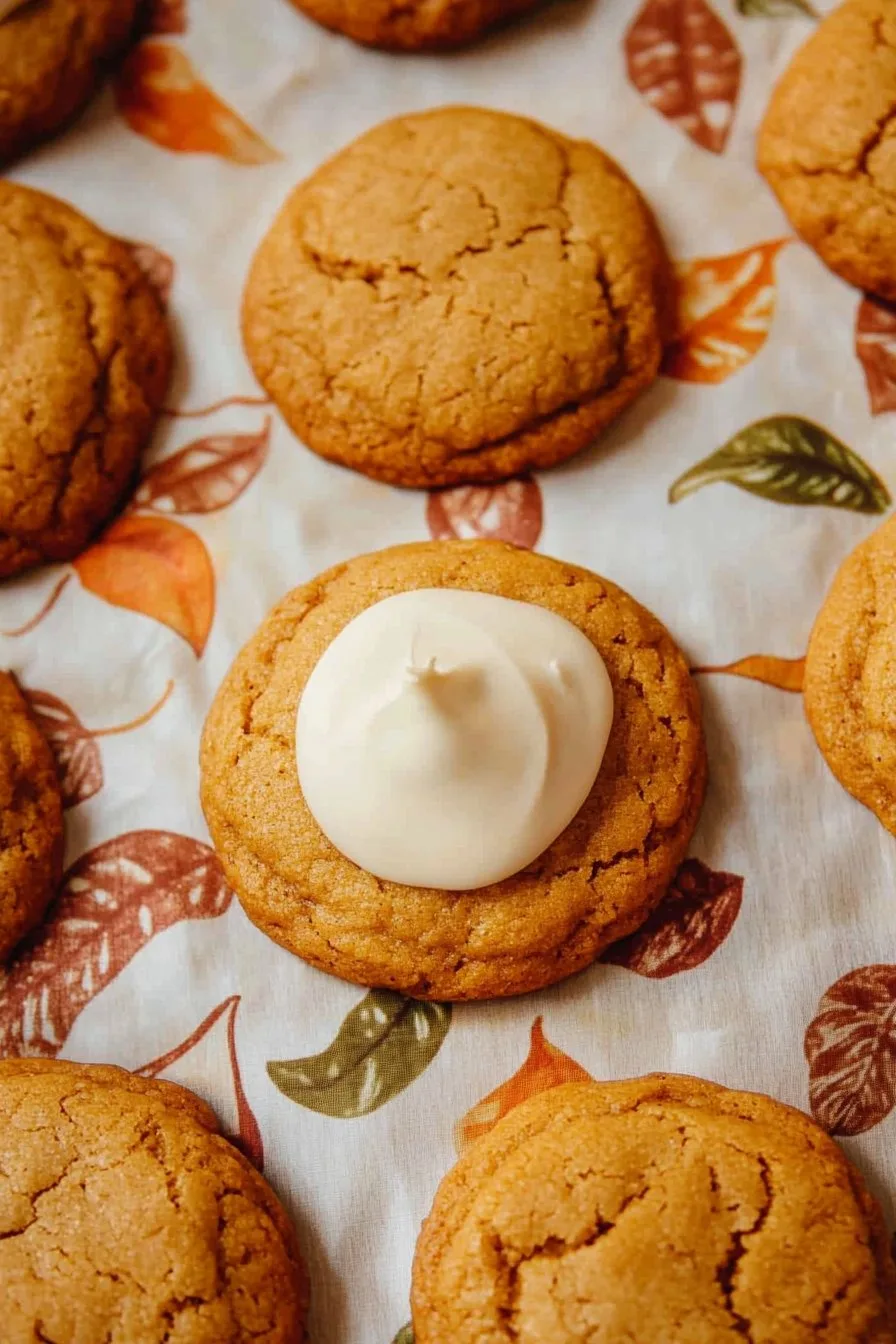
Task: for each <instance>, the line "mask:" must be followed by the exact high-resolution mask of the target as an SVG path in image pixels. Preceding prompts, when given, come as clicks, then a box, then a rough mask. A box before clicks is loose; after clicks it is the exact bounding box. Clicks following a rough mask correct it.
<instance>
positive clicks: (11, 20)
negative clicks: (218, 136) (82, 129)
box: [0, 0, 137, 162]
mask: <svg viewBox="0 0 896 1344" xmlns="http://www.w3.org/2000/svg"><path fill="white" fill-rule="evenodd" d="M136 11H137V0H30V3H27V4H22V5H21V6H20V7H18V8H16V9H14V10H13V12H12V13H11V14H10V15H9V16H8V17H7V18H6V19H0V162H3V160H5V159H10V158H12V157H13V156H14V155H16V154H21V153H22V152H23V151H24V150H26V149H29V148H30V147H31V146H32V145H33V144H36V143H37V142H38V141H40V140H43V139H45V138H46V137H47V136H48V135H52V134H53V132H54V131H57V130H59V128H60V127H61V126H63V125H64V124H65V123H66V122H67V121H69V119H70V118H71V117H73V116H74V115H75V113H76V112H79V111H80V110H81V108H82V107H83V105H84V104H85V103H86V102H87V100H88V98H89V97H90V96H91V94H92V93H93V91H94V89H95V88H96V86H97V84H98V83H99V81H100V79H101V78H102V75H103V71H104V68H105V65H106V63H107V62H108V60H109V59H110V58H111V57H112V56H114V55H115V54H116V53H117V52H118V50H119V49H120V48H121V46H122V45H123V44H124V42H125V41H126V39H127V37H128V34H129V33H130V31H131V29H132V27H133V25H134V16H135V14H136Z"/></svg>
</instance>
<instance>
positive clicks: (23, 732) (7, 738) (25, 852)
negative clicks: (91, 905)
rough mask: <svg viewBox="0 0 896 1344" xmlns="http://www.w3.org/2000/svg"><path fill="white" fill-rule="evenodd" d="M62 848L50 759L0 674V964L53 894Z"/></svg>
mask: <svg viewBox="0 0 896 1344" xmlns="http://www.w3.org/2000/svg"><path fill="white" fill-rule="evenodd" d="M62 850H63V822H62V795H61V793H60V789H59V780H58V778H57V775H56V765H55V762H54V760H53V755H52V753H51V751H50V747H49V745H48V743H47V741H46V739H45V738H44V736H43V734H42V733H41V731H40V729H39V728H38V726H37V724H36V723H35V721H34V718H33V717H32V715H31V712H30V710H29V708H28V705H27V704H26V702H25V699H24V697H23V696H22V694H21V692H20V691H19V689H18V687H17V686H16V684H15V682H14V681H13V679H12V677H11V676H9V674H8V673H6V672H0V961H3V960H4V959H5V958H6V957H7V956H8V955H9V953H10V952H11V951H12V949H13V948H14V947H15V945H16V943H18V942H19V940H20V939H21V938H22V937H24V935H25V934H26V933H28V932H29V930H31V929H33V928H34V926H35V925H36V924H37V923H39V921H40V919H41V916H42V915H43V913H44V911H45V910H46V908H47V906H48V905H49V903H50V901H51V900H52V899H53V896H54V895H55V894H56V888H57V886H58V885H59V880H60V878H61V876H62Z"/></svg>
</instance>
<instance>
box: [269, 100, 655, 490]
mask: <svg viewBox="0 0 896 1344" xmlns="http://www.w3.org/2000/svg"><path fill="white" fill-rule="evenodd" d="M666 271H667V262H666V257H665V253H664V251H663V247H662V243H661V241H660V239H659V235H658V233H657V230H656V227H655V225H654V222H653V218H652V216H651V214H650V211H649V209H648V208H647V206H646V205H645V203H644V201H643V200H642V198H641V196H640V195H639V193H638V191H637V190H636V188H635V187H634V186H633V185H632V183H631V182H630V181H629V179H628V178H627V177H626V176H625V174H624V173H623V172H622V171H621V169H619V168H618V167H617V166H616V164H615V163H613V161H612V160H611V159H609V158H607V156H606V155H605V154H603V153H602V152H601V151H600V150H599V149H597V148H596V146H594V145H591V144H588V143H587V142H585V141H575V140H568V139H567V138H566V137H565V136H563V135H560V134H558V133H557V132H555V131H551V130H548V129H547V128H546V127H544V126H540V125H538V124H537V123H536V122H533V121H525V120H523V119H522V118H521V117H513V116H507V115H505V114H504V113H500V112H491V111H487V110H485V109H482V108H471V107H448V108H440V109H438V110H436V111H434V112H426V113H422V114H419V115H416V116H408V117H399V118H397V119H396V120H394V121H388V122H385V123H384V124H383V125H381V126H377V127H375V128H374V129H373V130H372V131H368V132H367V134H366V135H363V136H362V137H361V138H360V140H357V141H355V143H354V144H351V145H349V146H348V148H347V149H344V150H342V152H341V153H339V154H337V155H336V157H335V158H333V159H331V160H330V161H329V162H328V163H326V164H324V166H323V167H322V168H319V169H318V171H317V172H316V173H314V174H313V176H312V177H310V178H309V179H308V180H307V181H306V182H304V183H302V185H301V186H299V187H298V188H297V189H296V190H295V191H294V192H293V194H292V196H290V198H289V199H288V200H287V202H286V204H285V206H284V207H283V209H282V210H281V212H280V214H279V215H278V217H277V219H276V220H275V222H274V224H273V226H272V228H271V230H270V232H269V233H268V235H267V237H266V238H265V239H264V241H263V242H262V244H261V246H260V248H259V250H258V252H257V253H256V256H255V259H254V261H253V264H252V269H251V272H250V275H249V280H248V283H247V286H246V292H245V296H244V301H243V338H244V341H245V346H246V351H247V354H248V356H249V359H250V361H251V363H252V366H253V368H254V369H255V372H256V374H257V375H258V378H259V379H260V380H261V382H262V384H263V385H264V387H265V389H266V390H267V391H268V392H269V393H270V395H271V396H272V397H273V399H274V401H275V402H276V403H277V405H278V406H279V407H280V410H281V411H282V412H283V414H284V416H285V417H286V419H287V420H288V422H289V424H290V425H291V426H292V428H293V429H294V430H295V432H296V433H297V434H298V435H299V437H300V438H302V439H303V440H304V442H305V443H307V445H308V447H309V448H311V449H313V450H314V452H316V453H320V455H321V456H322V457H326V458H329V459H330V460H331V461H333V462H340V463H342V464H343V465H344V466H348V467H353V468H354V469H355V470H356V471H361V472H363V473H364V474H365V475H368V476H372V477H375V478H376V479H378V480H382V481H388V482H390V483H392V484H394V485H404V486H436V485H456V484H460V483H462V482H464V481H486V480H496V479H499V478H501V477H504V476H511V475H514V474H516V473H517V472H521V471H525V470H527V469H528V468H530V467H549V466H552V465H554V464H555V463H557V462H562V461H563V460H564V459H565V458H568V457H571V456H572V455H573V453H577V452H578V451H579V449H581V448H584V447H585V446H586V445H587V444H588V443H590V442H591V440H592V439H593V438H594V436H595V435H596V434H597V433H598V432H599V431H600V430H602V429H603V428H604V427H605V426H606V425H608V424H609V423H610V421H611V420H613V419H615V417H616V416H617V415H618V414H619V413H620V411H622V410H623V408H624V407H626V406H627V405H628V404H629V402H630V401H632V399H633V398H634V397H635V396H636V395H637V394H638V392H640V391H641V390H642V389H643V388H645V387H646V386H647V385H648V384H649V383H650V382H652V381H653V378H654V376H655V374H656V372H657V369H658V366H659V360H660V345H661V340H660V317H659V307H660V304H661V302H664V301H665V298H666V289H665V280H666Z"/></svg>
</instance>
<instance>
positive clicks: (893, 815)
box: [803, 517, 896, 835]
mask: <svg viewBox="0 0 896 1344" xmlns="http://www.w3.org/2000/svg"><path fill="white" fill-rule="evenodd" d="M894 688H896V517H890V518H888V519H887V521H886V522H885V523H883V524H881V526H880V527H879V528H877V530H876V531H874V532H872V533H871V535H870V536H869V537H866V539H865V540H864V541H863V542H862V543H861V544H860V545H859V546H857V547H856V548H855V550H854V551H852V552H851V554H850V555H848V556H847V558H846V560H845V561H844V562H843V564H842V565H841V567H840V569H839V571H838V573H837V575H836V576H835V578H834V582H833V584H832V585H831V589H830V591H829V593H828V595H827V597H826V598H825V600H824V602H823V603H822V606H821V610H820V611H819V613H818V616H817V617H816V620H815V625H814V628H813V630H812V635H811V638H810V640H809V650H808V653H807V655H806V674H805V683H804V692H803V693H804V699H805V706H806V714H807V716H808V719H809V723H810V724H811V726H812V731H813V733H814V734H815V740H816V742H817V743H818V745H819V747H820V749H821V753H822V755H823V756H824V758H825V760H826V761H827V763H828V765H829V766H830V768H831V770H832V771H833V772H834V774H835V775H836V777H837V779H838V780H839V781H840V783H841V784H842V785H843V787H844V788H845V789H847V790H848V791H849V792H850V793H851V794H852V795H853V796H854V797H855V798H858V800H859V802H862V803H864V804H865V806H866V807H870V808H871V810H872V812H874V813H875V814H876V815H877V816H878V818H879V819H880V820H881V821H882V822H883V824H884V826H886V828H887V830H888V831H892V832H893V834H894V835H896V716H894Z"/></svg>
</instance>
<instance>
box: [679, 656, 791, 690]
mask: <svg viewBox="0 0 896 1344" xmlns="http://www.w3.org/2000/svg"><path fill="white" fill-rule="evenodd" d="M691 671H692V673H693V674H694V675H695V676H696V675H697V674H699V673H706V672H725V673H727V674H728V675H729V676H732V677H747V678H748V679H749V680H750V681H760V682H762V684H763V686H774V687H775V688H776V690H779V691H801V690H802V689H803V679H804V677H805V674H806V659H805V656H803V657H802V658H775V657H774V656H773V655H772V654H769V653H751V654H750V655H749V656H748V657H746V658H738V660H737V662H734V663H725V664H723V665H721V666H718V667H692V668H691Z"/></svg>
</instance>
